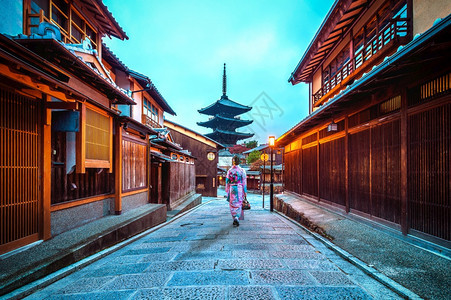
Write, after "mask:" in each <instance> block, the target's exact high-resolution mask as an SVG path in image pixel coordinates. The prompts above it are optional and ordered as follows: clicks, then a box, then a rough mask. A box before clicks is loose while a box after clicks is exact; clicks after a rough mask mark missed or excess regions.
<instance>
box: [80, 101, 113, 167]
mask: <svg viewBox="0 0 451 300" xmlns="http://www.w3.org/2000/svg"><path fill="white" fill-rule="evenodd" d="M87 109H89V110H91V111H93V112H95V113H97V114H100V115H102V116H105V117H107V118H108V119H109V138H108V142H109V147H108V148H109V149H108V160H103V159H90V158H86V110H87ZM76 147H77V153H76V172H77V173H86V169H87V168H100V169H108V172H109V173H112V172H113V117H112V116H110V115H109V114H108V113H107V112H105V111H103V110H102V109H100V108H98V107H96V106H94V105H89V104H85V103H82V104H80V130H79V132H77V135H76Z"/></svg>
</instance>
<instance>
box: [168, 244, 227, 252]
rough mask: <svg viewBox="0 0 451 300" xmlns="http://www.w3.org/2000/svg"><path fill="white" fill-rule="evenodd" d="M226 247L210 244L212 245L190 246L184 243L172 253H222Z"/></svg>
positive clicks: (173, 249)
mask: <svg viewBox="0 0 451 300" xmlns="http://www.w3.org/2000/svg"><path fill="white" fill-rule="evenodd" d="M223 248H224V245H223V244H222V243H220V244H217V243H214V244H210V243H208V244H207V243H205V242H204V243H198V244H188V243H183V244H179V245H177V246H174V247H172V249H171V250H170V251H176V252H187V251H221V250H223Z"/></svg>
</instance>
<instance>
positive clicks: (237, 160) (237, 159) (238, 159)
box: [232, 155, 240, 166]
mask: <svg viewBox="0 0 451 300" xmlns="http://www.w3.org/2000/svg"><path fill="white" fill-rule="evenodd" d="M232 162H233V163H234V164H235V165H236V166H238V165H239V164H240V158H239V157H238V156H236V155H235V156H234V157H233V158H232Z"/></svg>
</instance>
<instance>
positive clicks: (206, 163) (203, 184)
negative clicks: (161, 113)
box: [171, 130, 218, 197]
mask: <svg viewBox="0 0 451 300" xmlns="http://www.w3.org/2000/svg"><path fill="white" fill-rule="evenodd" d="M171 135H172V137H173V138H174V141H175V142H176V143H178V144H180V145H181V146H182V147H183V149H186V150H188V151H190V152H191V154H192V155H193V156H194V157H195V158H196V159H195V161H194V164H195V166H196V168H195V172H196V176H197V177H196V193H199V194H202V196H207V197H216V195H217V189H218V182H217V166H218V153H217V149H216V148H214V147H211V146H209V145H207V144H205V143H202V142H200V141H198V140H196V139H193V138H191V137H189V136H187V135H185V134H183V133H180V132H178V131H176V130H171ZM208 152H213V153H215V159H214V160H211V161H210V160H208V159H207V153H208Z"/></svg>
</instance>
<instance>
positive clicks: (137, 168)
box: [122, 137, 147, 192]
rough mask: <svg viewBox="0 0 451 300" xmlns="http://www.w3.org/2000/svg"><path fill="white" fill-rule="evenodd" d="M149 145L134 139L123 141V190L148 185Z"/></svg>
mask: <svg viewBox="0 0 451 300" xmlns="http://www.w3.org/2000/svg"><path fill="white" fill-rule="evenodd" d="M146 149H147V145H146V143H145V141H142V142H139V141H135V140H133V139H126V138H125V137H124V140H123V141H122V191H124V192H125V191H132V190H136V189H140V188H146V187H147V174H146V172H147V153H146V152H147V151H146Z"/></svg>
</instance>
